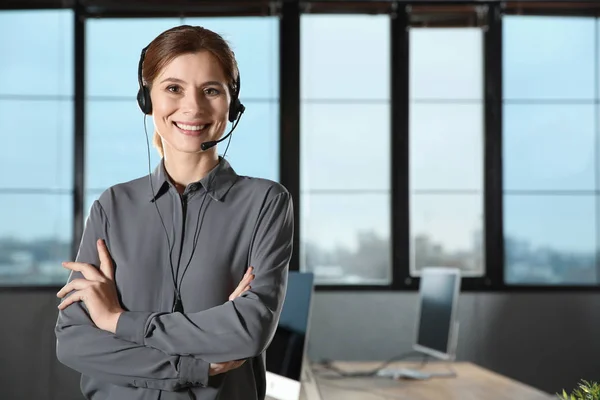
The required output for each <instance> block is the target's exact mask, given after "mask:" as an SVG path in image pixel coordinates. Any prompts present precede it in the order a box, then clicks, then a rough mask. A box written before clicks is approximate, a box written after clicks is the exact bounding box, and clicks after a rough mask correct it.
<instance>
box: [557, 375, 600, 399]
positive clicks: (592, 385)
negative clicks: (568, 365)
mask: <svg viewBox="0 0 600 400" xmlns="http://www.w3.org/2000/svg"><path fill="white" fill-rule="evenodd" d="M558 398H559V399H562V400H600V384H598V383H596V382H588V381H586V380H583V379H582V380H581V382H580V383H579V384H578V385H577V388H576V389H575V390H573V393H571V394H567V392H565V390H564V389H563V391H562V394H558Z"/></svg>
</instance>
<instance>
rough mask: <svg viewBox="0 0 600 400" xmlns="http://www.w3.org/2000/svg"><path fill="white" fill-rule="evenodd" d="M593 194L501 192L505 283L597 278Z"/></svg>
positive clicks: (575, 281) (587, 282)
mask: <svg viewBox="0 0 600 400" xmlns="http://www.w3.org/2000/svg"><path fill="white" fill-rule="evenodd" d="M597 218H598V215H597V213H596V198H595V196H593V195H589V196H586V195H582V196H546V195H538V196H521V195H505V196H504V240H505V267H504V279H505V281H506V282H507V283H509V284H552V285H557V284H578V285H579V284H581V285H595V284H598V283H600V280H599V279H598V272H599V271H597V270H596V248H597V246H596V243H597V238H596V222H597Z"/></svg>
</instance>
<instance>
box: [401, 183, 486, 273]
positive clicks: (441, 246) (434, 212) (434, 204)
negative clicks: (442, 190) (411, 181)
mask: <svg viewBox="0 0 600 400" xmlns="http://www.w3.org/2000/svg"><path fill="white" fill-rule="evenodd" d="M410 202H411V206H410V240H411V265H410V269H411V274H415V272H416V271H418V270H420V269H422V268H423V267H427V266H446V267H457V268H460V269H461V270H462V271H463V274H464V275H465V276H483V274H484V261H485V260H484V247H483V244H484V237H483V235H484V233H483V196H482V195H481V194H477V195H470V194H467V195H465V194H444V195H427V194H413V195H412V196H411V199H410Z"/></svg>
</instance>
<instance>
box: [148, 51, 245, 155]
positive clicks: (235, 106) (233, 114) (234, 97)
mask: <svg viewBox="0 0 600 400" xmlns="http://www.w3.org/2000/svg"><path fill="white" fill-rule="evenodd" d="M148 47H150V45H148V46H146V47H144V48H143V49H142V54H141V55H140V62H139V64H138V84H139V90H138V93H137V103H138V106H139V107H140V110H142V112H143V113H144V114H145V115H150V114H151V113H152V100H151V99H150V89H148V86H146V85H144V78H143V76H142V67H143V65H144V59H145V58H146V50H148ZM240 86H241V79H240V73H239V71H238V74H237V78H236V82H235V88H233V89H234V90H232V93H231V102H230V103H229V116H228V119H229V122H231V123H234V122H235V124H234V126H233V127H232V128H231V131H229V133H228V134H227V135H225V136H223V137H222V138H221V139H219V140H211V141H208V142H204V143H202V144H201V145H200V148H201V149H202V150H203V151H206V150H208V149H210V148H211V147H213V146H214V145H216V144H217V143H220V142H222V141H223V140H225V139H227V138H228V137H229V135H231V134H232V133H233V130H234V129H235V127H236V126H237V121H239V119H240V117H241V116H242V114H243V113H244V111H245V110H246V107H245V106H244V105H243V104H242V103H241V102H240V98H239V96H240Z"/></svg>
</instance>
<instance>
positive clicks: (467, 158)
mask: <svg viewBox="0 0 600 400" xmlns="http://www.w3.org/2000/svg"><path fill="white" fill-rule="evenodd" d="M483 129H484V127H483V104H481V103H478V104H448V103H446V104H415V103H412V104H411V106H410V140H409V146H410V182H411V188H412V189H413V190H421V189H424V190H428V189H434V190H458V189H461V190H483Z"/></svg>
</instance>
